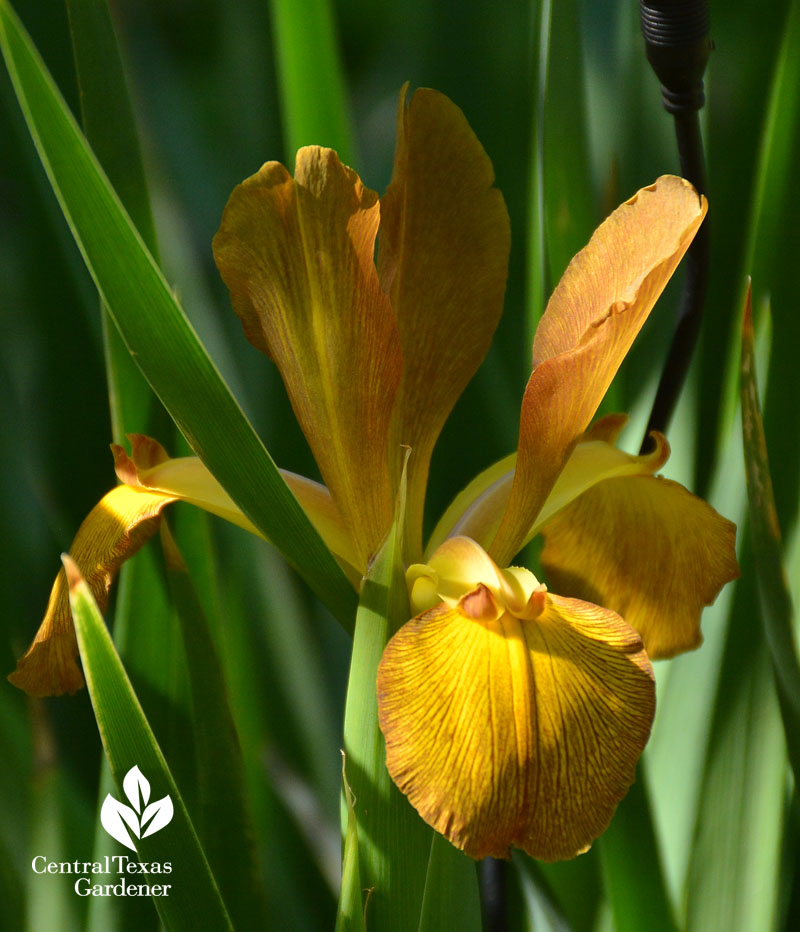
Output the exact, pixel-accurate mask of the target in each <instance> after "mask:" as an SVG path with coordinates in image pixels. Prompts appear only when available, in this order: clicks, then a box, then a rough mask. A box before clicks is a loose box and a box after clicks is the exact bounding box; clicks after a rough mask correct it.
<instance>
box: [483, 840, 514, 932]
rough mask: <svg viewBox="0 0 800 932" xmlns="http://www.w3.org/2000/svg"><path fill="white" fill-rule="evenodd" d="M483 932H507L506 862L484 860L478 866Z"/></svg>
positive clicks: (490, 859) (491, 859) (493, 859)
mask: <svg viewBox="0 0 800 932" xmlns="http://www.w3.org/2000/svg"><path fill="white" fill-rule="evenodd" d="M478 870H479V875H478V876H479V878H480V890H481V906H482V907H483V928H484V932H508V903H507V897H506V882H507V877H506V874H507V871H508V862H507V861H500V860H497V859H496V858H486V859H485V860H483V861H481V863H480V864H479V866H478Z"/></svg>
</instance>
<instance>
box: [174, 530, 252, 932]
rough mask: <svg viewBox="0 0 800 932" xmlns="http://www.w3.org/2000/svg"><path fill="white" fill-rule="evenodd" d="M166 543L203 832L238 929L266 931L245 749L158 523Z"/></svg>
mask: <svg viewBox="0 0 800 932" xmlns="http://www.w3.org/2000/svg"><path fill="white" fill-rule="evenodd" d="M161 542H162V545H163V547H164V555H165V557H166V563H167V573H168V576H169V582H170V588H171V590H172V594H173V600H174V603H175V606H176V608H177V610H178V617H179V619H180V623H181V631H182V633H183V644H184V649H185V651H186V661H187V666H188V670H189V679H190V683H191V690H192V706H193V716H192V725H193V730H194V735H195V742H194V746H195V750H196V761H195V766H196V778H197V784H198V804H197V823H198V825H197V827H198V831H199V833H200V837H201V838H202V840H203V848H204V851H205V853H206V856H207V857H208V861H209V864H210V865H211V868H212V870H213V871H214V876H215V878H216V879H217V882H218V884H219V887H220V891H221V893H222V896H223V898H224V900H225V902H226V903H227V904H229V906H228V909H229V912H230V914H231V919H232V920H233V923H234V925H235V927H236V929H237V930H247V929H250V930H256V929H263V928H264V927H265V926H266V924H267V913H266V905H265V903H264V898H263V895H262V893H261V889H260V886H259V882H258V863H257V859H256V849H255V842H254V836H253V827H252V823H251V819H250V812H249V805H248V801H247V798H246V792H245V783H244V768H243V764H242V750H241V746H240V744H239V738H238V735H237V733H236V726H235V724H234V721H233V717H232V715H231V710H230V706H229V704H228V694H227V685H226V683H225V678H224V674H223V671H222V666H221V664H220V661H219V658H218V656H217V651H216V647H215V646H214V642H213V640H212V638H211V632H210V630H209V626H208V622H207V620H206V617H205V613H204V611H203V606H202V605H201V603H200V599H199V598H198V596H197V593H196V591H195V589H194V586H193V584H192V580H191V577H190V575H189V570H188V567H187V566H186V563H185V562H184V560H183V557H182V555H181V553H180V551H179V550H178V548H177V546H176V544H175V541H174V539H173V538H172V535H171V533H170V531H169V528H168V526H167V524H166V522H162V524H161Z"/></svg>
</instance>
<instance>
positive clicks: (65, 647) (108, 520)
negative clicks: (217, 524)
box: [8, 485, 174, 696]
mask: <svg viewBox="0 0 800 932" xmlns="http://www.w3.org/2000/svg"><path fill="white" fill-rule="evenodd" d="M172 501H174V498H173V497H171V496H168V495H162V494H160V493H156V492H148V491H146V490H143V489H134V488H130V487H129V486H126V485H121V486H118V487H117V488H115V489H112V491H111V492H109V493H108V494H107V495H105V496H104V497H103V498H102V499H101V500H100V502H99V503H98V504H97V505H95V507H94V508H93V509H92V510H91V511H90V512H89V514H88V516H87V517H86V519H85V520H84V522H83V524H81V526H80V528H79V529H78V533H77V534H76V535H75V540H74V541H73V542H72V546H71V547H70V555H71V556H72V559H73V560H74V561H75V562H76V563H77V564H78V567H79V568H80V570H81V573H82V575H83V577H84V579H85V580H86V582H87V584H88V585H89V588H90V589H91V591H92V595H93V596H94V598H95V600H96V601H97V604H98V606H99V607H100V610H101V611H104V610H105V607H106V605H107V604H108V590H109V588H110V586H111V583H112V581H113V579H114V577H115V576H116V574H117V570H119V568H120V566H121V565H122V564H123V563H124V562H125V560H127V559H128V558H129V557H131V556H133V554H134V553H136V551H137V550H138V549H139V548H140V547H141V546H142V545H143V544H144V543H146V541H148V540H149V539H150V538H151V537H152V536H153V534H155V532H156V530H157V529H158V524H159V521H160V515H161V509H162V508H163V507H164V506H165V505H168V504H169V503H170V502H172ZM77 657H78V644H77V641H76V639H75V629H74V627H73V625H72V615H71V613H70V607H69V595H68V590H67V580H66V576H65V575H64V570H63V569H62V570H61V571H60V572H59V574H58V576H57V577H56V581H55V583H54V585H53V589H52V592H51V593H50V601H49V603H48V605H47V611H46V613H45V617H44V620H43V621H42V623H41V625H40V626H39V630H38V632H37V633H36V637H35V638H34V641H33V643H32V644H31V646H30V647H29V648H28V650H27V651H26V653H25V654H24V656H23V657H21V658H20V660H19V663H18V664H17V669H16V670H15V671H14V673H12V674H11V675H10V676H9V677H8V679H9V680H10V682H11V683H13V684H14V686H18V687H19V688H20V689H24V690H25V692H27V693H28V694H29V695H31V696H59V695H61V694H62V693H65V692H68V693H74V692H75V691H76V690H77V689H80V688H81V687H82V686H83V683H84V680H83V675H82V674H81V671H80V669H79V667H78V664H77V662H76V661H77Z"/></svg>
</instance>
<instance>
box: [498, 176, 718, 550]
mask: <svg viewBox="0 0 800 932" xmlns="http://www.w3.org/2000/svg"><path fill="white" fill-rule="evenodd" d="M705 212H706V204H705V200H704V199H703V198H702V197H700V196H699V195H698V194H697V192H696V191H695V190H694V188H693V187H692V186H691V185H690V184H689V183H688V182H686V181H684V180H682V179H681V178H676V177H673V176H663V177H661V178H659V179H658V180H657V181H656V182H655V184H653V185H651V186H650V187H647V188H643V189H642V190H641V191H639V192H638V193H637V194H635V195H634V196H633V197H632V198H631V199H630V200H629V201H626V203H624V204H623V205H622V206H621V207H619V208H618V209H617V210H615V211H614V213H613V214H611V216H610V217H609V218H608V219H607V220H606V221H605V222H604V223H602V224H601V225H600V226H599V227H598V229H597V230H596V231H595V233H594V235H593V236H592V238H591V240H590V241H589V243H588V245H587V246H586V247H585V248H584V249H583V250H581V252H579V253H578V255H577V256H575V258H574V259H573V260H572V262H571V263H570V265H569V266H568V268H567V270H566V272H565V273H564V276H563V278H562V279H561V281H560V282H559V284H558V287H557V288H556V290H555V291H554V292H553V295H552V297H551V298H550V301H549V303H548V305H547V309H546V311H545V313H544V315H543V316H542V319H541V321H540V323H539V327H538V329H537V331H536V337H535V339H534V344H533V372H532V373H531V377H530V379H529V381H528V385H527V387H526V389H525V395H524V397H523V401H522V412H521V416H520V434H519V445H518V457H517V469H516V474H515V477H514V482H513V485H512V489H511V493H510V496H509V500H508V504H507V507H506V511H505V515H504V518H503V521H502V523H501V525H500V529H499V530H498V532H497V536H496V538H495V540H494V542H493V544H492V546H491V553H492V556H493V557H494V558H495V559H496V560H497V561H498V562H499V563H507V562H509V561H510V560H511V559H512V558H513V556H514V555H515V554H516V552H517V551H518V550H519V548H520V547H521V546H522V543H523V541H524V540H525V537H526V534H527V533H528V531H529V529H530V527H531V526H532V524H533V522H534V520H535V518H536V515H537V514H538V513H539V511H540V510H541V508H542V505H543V504H544V502H545V500H546V498H547V496H548V494H549V493H550V490H551V488H552V487H553V484H554V482H555V480H556V477H557V476H558V474H559V473H560V472H561V470H562V468H563V467H564V464H565V463H566V461H567V458H568V457H569V454H570V452H571V450H572V448H573V446H574V444H575V443H576V441H577V440H578V438H579V437H580V435H581V433H582V432H583V431H584V430H585V429H586V426H587V425H588V423H589V421H590V420H591V418H592V416H593V415H594V413H595V411H596V410H597V407H598V405H599V404H600V401H601V400H602V398H603V395H604V394H605V392H606V389H607V388H608V386H609V384H610V383H611V380H612V379H613V377H614V375H615V373H616V371H617V369H618V368H619V365H620V363H621V362H622V360H623V358H624V357H625V354H626V353H627V352H628V349H629V348H630V346H631V344H632V342H633V340H634V338H635V337H636V335H637V333H638V332H639V330H640V328H641V326H642V324H643V323H644V321H645V319H646V318H647V316H648V314H649V313H650V311H651V309H652V307H653V305H654V304H655V302H656V299H657V298H658V296H659V295H660V294H661V291H662V290H663V288H664V286H665V285H666V283H667V281H668V280H669V278H670V276H671V275H672V273H673V272H674V270H675V268H676V266H677V264H678V262H679V261H680V259H681V257H682V256H683V254H684V252H685V251H686V249H687V248H688V246H689V243H690V242H691V240H692V238H693V236H694V234H695V232H696V231H697V228H698V227H699V226H700V223H701V222H702V220H703V217H704V216H705Z"/></svg>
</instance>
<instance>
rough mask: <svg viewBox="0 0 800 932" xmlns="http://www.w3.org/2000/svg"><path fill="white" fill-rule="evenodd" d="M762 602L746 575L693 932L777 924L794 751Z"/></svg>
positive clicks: (707, 780)
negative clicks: (761, 620) (760, 620)
mask: <svg viewBox="0 0 800 932" xmlns="http://www.w3.org/2000/svg"><path fill="white" fill-rule="evenodd" d="M743 562H745V561H743ZM745 565H746V563H745ZM756 612H757V598H756V592H755V582H754V580H752V579H749V578H748V577H745V578H744V580H743V582H742V583H741V584H740V586H739V588H738V590H737V598H736V600H735V605H734V616H733V623H732V625H731V628H730V632H729V638H728V644H727V645H726V651H725V656H724V659H723V667H722V675H721V679H720V684H719V691H718V697H717V706H716V709H715V712H714V718H713V721H712V728H711V740H710V743H709V749H708V754H707V758H706V761H707V763H706V771H705V773H704V775H703V782H702V792H701V796H700V801H699V805H698V816H697V828H696V835H695V838H694V842H693V844H692V854H691V861H690V864H689V870H688V874H687V877H688V882H687V891H686V902H687V907H686V908H687V916H686V928H687V930H688V932H709V930H725V932H752V930H754V929H774V928H777V915H778V907H779V882H780V870H779V867H780V852H781V838H782V835H783V819H784V814H785V790H786V755H785V745H784V739H783V732H782V728H781V720H780V713H779V710H778V703H777V701H776V698H775V692H774V688H773V682H772V671H771V669H770V664H769V657H768V653H767V650H766V646H765V644H764V641H763V635H762V634H761V632H760V631H759V628H758V625H757V624H754V615H755V614H756Z"/></svg>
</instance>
